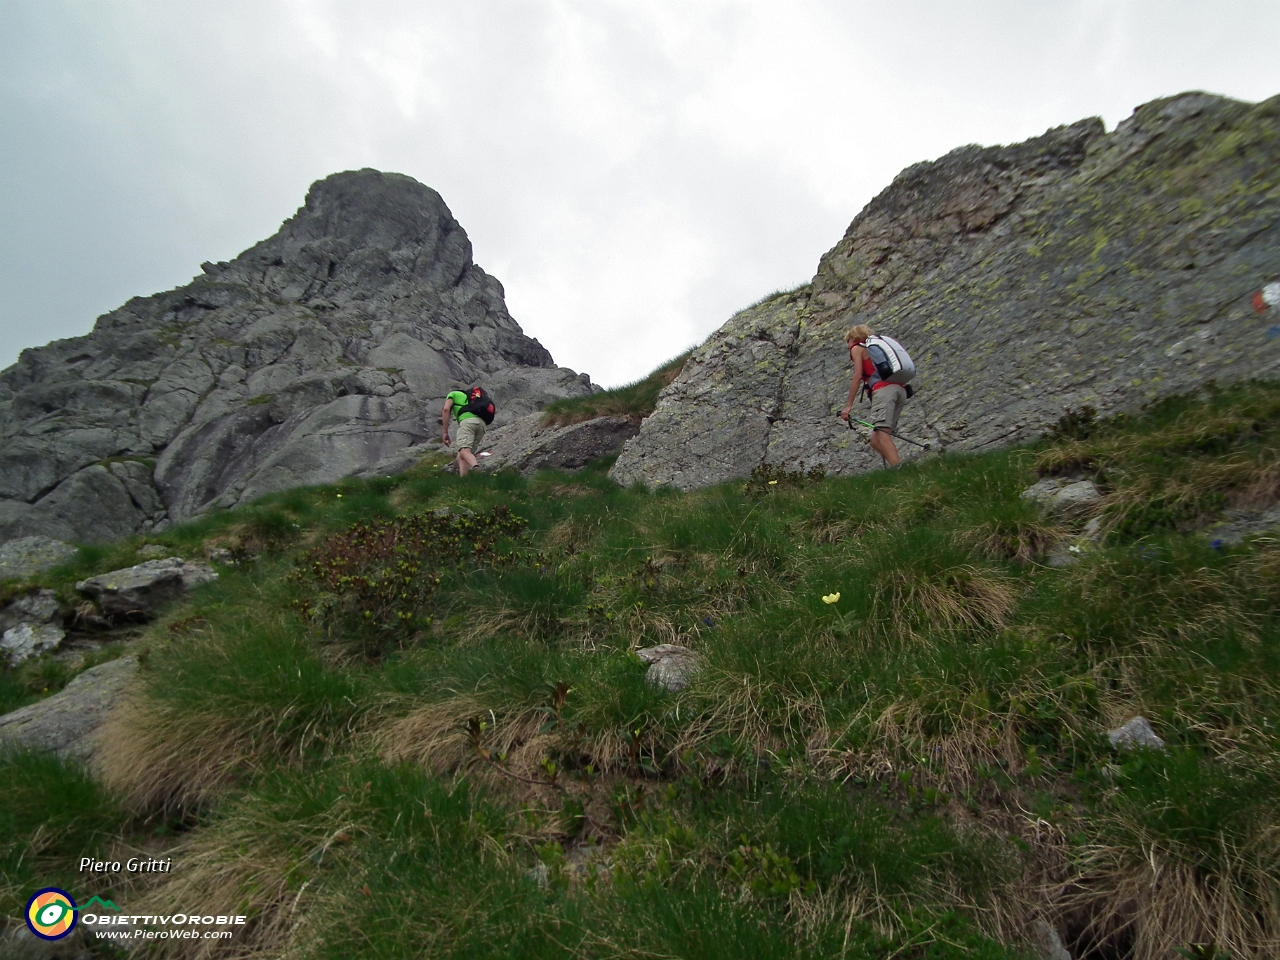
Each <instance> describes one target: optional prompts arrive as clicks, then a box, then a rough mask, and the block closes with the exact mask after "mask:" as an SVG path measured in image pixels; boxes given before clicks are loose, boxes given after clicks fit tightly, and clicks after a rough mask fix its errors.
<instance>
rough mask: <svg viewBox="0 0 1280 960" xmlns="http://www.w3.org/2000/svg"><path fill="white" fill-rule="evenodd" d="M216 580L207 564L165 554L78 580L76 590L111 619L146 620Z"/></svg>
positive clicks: (214, 571)
mask: <svg viewBox="0 0 1280 960" xmlns="http://www.w3.org/2000/svg"><path fill="white" fill-rule="evenodd" d="M217 579H218V573H217V571H216V570H214V569H213V567H211V566H209V564H207V563H194V562H191V561H187V560H183V559H182V557H166V558H165V559H163V560H145V561H143V562H142V563H139V564H135V565H134V566H132V567H125V568H124V569H123V570H112V571H111V572H110V573H103V574H99V575H98V576H96V577H90V578H89V579H88V580H81V581H80V582H79V583H77V584H76V590H78V591H79V592H80V593H82V594H84V595H85V596H86V597H89V598H90V599H91V600H93V601H94V602H95V603H96V604H97V605H98V608H99V609H100V610H101V611H102V614H103V616H105V617H107V618H108V619H110V620H149V619H151V618H152V617H154V616H155V615H156V614H157V613H158V612H159V611H160V610H161V609H162V608H163V607H164V606H165V605H166V604H168V603H170V602H171V601H173V600H176V599H177V598H178V597H180V596H182V595H183V594H184V593H186V592H187V591H188V590H191V589H193V588H195V587H198V586H200V585H201V584H204V583H209V582H211V581H213V580H217Z"/></svg>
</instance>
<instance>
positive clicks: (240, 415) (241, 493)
mask: <svg viewBox="0 0 1280 960" xmlns="http://www.w3.org/2000/svg"><path fill="white" fill-rule="evenodd" d="M202 269H203V271H204V275H203V276H201V277H197V278H196V279H195V280H194V281H192V282H191V283H190V284H188V285H187V286H185V287H181V288H179V289H177V290H172V291H169V292H167V293H160V294H156V295H154V296H150V297H140V298H136V299H133V300H130V301H129V302H128V303H126V304H125V305H124V306H123V307H121V308H119V309H118V310H115V311H112V312H111V313H108V314H106V315H104V316H102V317H100V318H99V319H98V322H97V324H96V325H95V327H94V329H93V332H92V333H90V334H88V335H86V336H83V337H75V338H73V339H69V340H59V341H56V342H54V343H51V344H49V345H47V346H44V347H39V348H35V349H30V350H25V351H23V353H22V356H21V357H20V359H19V360H18V362H17V363H16V364H15V365H13V366H12V367H10V368H8V369H7V370H5V371H3V373H0V445H2V446H3V450H4V454H3V457H2V458H0V542H4V541H6V540H9V539H11V538H15V537H22V536H32V535H39V536H49V537H56V538H59V539H63V540H112V539H117V538H120V537H125V536H129V535H132V534H135V533H138V532H141V531H146V530H149V529H152V528H154V526H155V525H156V524H159V523H164V522H167V521H171V520H182V519H185V518H188V517H191V516H192V515H194V514H197V513H199V512H201V511H203V510H205V509H208V508H210V507H215V506H231V505H235V504H237V503H242V502H245V501H247V500H250V499H252V498H254V497H257V496H260V495H262V494H265V493H269V492H272V491H276V490H281V489H286V488H288V487H293V486H297V485H301V484H310V483H326V482H331V481H334V480H337V479H339V478H341V477H343V476H348V475H351V474H356V473H362V472H364V473H367V472H369V471H371V470H374V469H376V468H377V466H378V464H379V463H380V462H381V461H384V460H388V459H389V460H391V461H395V460H396V458H397V455H399V454H403V452H404V451H405V450H406V449H408V448H410V447H412V446H414V445H417V444H421V443H424V442H426V441H428V440H429V439H430V438H431V436H433V434H432V432H431V425H432V423H433V422H434V421H436V420H438V417H439V408H440V404H441V402H442V400H443V397H444V395H445V393H447V392H448V391H449V390H450V389H453V388H454V387H455V386H457V385H459V384H462V385H467V384H470V383H473V382H481V381H482V382H484V383H485V384H486V385H487V387H488V389H489V390H490V392H491V393H493V395H494V396H495V397H498V398H501V403H500V407H499V420H498V422H499V423H501V422H503V421H504V420H510V419H514V418H516V417H519V416H521V415H523V414H528V413H531V412H533V411H535V410H537V409H539V408H540V407H541V406H542V405H543V404H545V403H546V402H548V401H550V400H554V399H557V398H561V397H567V396H579V395H582V394H585V393H588V392H590V391H591V389H592V388H591V384H590V380H589V379H588V377H587V375H586V374H582V375H581V376H579V375H578V374H576V373H574V372H573V371H572V370H568V369H565V368H562V367H557V366H556V365H555V363H554V362H553V361H552V359H551V355H550V354H549V353H548V352H547V351H546V350H545V349H543V347H542V345H541V344H539V343H538V342H537V341H536V340H533V339H530V338H529V337H527V336H525V335H524V333H523V332H522V331H521V329H520V326H519V325H518V324H517V323H516V322H515V320H513V319H512V318H511V315H510V314H509V313H508V312H507V308H506V304H505V302H504V300H503V290H502V285H501V284H500V283H499V282H498V281H497V280H495V279H494V278H493V277H491V276H489V275H488V274H487V273H485V272H484V271H483V270H482V269H481V268H480V267H478V266H477V265H476V264H475V263H474V262H473V261H472V258H471V243H470V241H469V240H468V239H467V235H466V233H465V232H464V231H463V229H462V227H461V226H460V225H459V224H458V222H457V221H456V220H454V218H453V216H452V214H450V212H449V209H448V207H447V206H445V203H444V201H443V200H442V199H441V197H440V195H439V194H438V193H436V192H435V191H434V190H432V189H430V188H429V187H426V186H423V185H422V184H420V183H418V182H417V181H416V180H414V179H412V178H411V177H406V176H402V175H399V174H391V173H381V172H378V171H376V170H359V171H354V172H347V173H339V174H335V175H333V176H331V177H328V178H326V179H324V180H321V181H318V182H317V183H315V184H313V185H312V187H311V190H310V191H309V192H308V194H307V198H306V203H305V205H304V206H303V207H302V208H301V209H300V210H299V211H298V212H297V214H296V215H295V216H294V217H292V218H291V219H290V220H288V221H286V222H285V223H284V224H283V225H282V226H281V228H280V231H279V232H278V233H277V234H276V235H275V236H273V237H271V238H270V239H268V240H264V241H262V242H261V243H259V244H257V245H256V246H254V247H252V248H250V249H249V250H246V251H245V252H244V253H242V254H241V255H240V256H239V257H237V258H236V259H235V260H233V261H231V262H229V263H218V264H212V263H206V264H204V265H203V267H202ZM403 460H404V458H403V457H400V461H401V463H403Z"/></svg>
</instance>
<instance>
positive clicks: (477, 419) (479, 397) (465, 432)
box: [440, 387, 494, 477]
mask: <svg viewBox="0 0 1280 960" xmlns="http://www.w3.org/2000/svg"><path fill="white" fill-rule="evenodd" d="M493 413H494V406H493V401H492V400H490V399H489V395H488V394H487V393H485V392H484V389H483V388H482V387H472V388H471V391H470V393H469V394H468V393H463V392H462V391H461V390H453V391H450V393H449V395H448V396H447V397H445V398H444V408H443V409H442V410H441V411H440V429H441V433H442V436H441V440H442V441H443V442H444V445H445V446H446V447H448V446H451V444H450V442H449V420H450V419H453V420H456V421H458V434H457V438H458V453H457V455H456V456H455V457H454V461H455V462H456V463H457V464H458V476H460V477H465V476H466V475H467V474H468V473H470V472H471V468H472V467H474V466H475V465H476V455H475V452H474V451H475V450H477V449H479V447H480V441H481V440H483V439H484V432H485V427H486V426H487V425H488V424H490V423H492V422H493Z"/></svg>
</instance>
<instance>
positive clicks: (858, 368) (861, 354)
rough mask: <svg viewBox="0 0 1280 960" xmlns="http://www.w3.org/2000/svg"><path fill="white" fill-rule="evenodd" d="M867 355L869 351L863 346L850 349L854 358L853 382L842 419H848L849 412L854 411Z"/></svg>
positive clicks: (850, 385)
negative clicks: (863, 363)
mask: <svg viewBox="0 0 1280 960" xmlns="http://www.w3.org/2000/svg"><path fill="white" fill-rule="evenodd" d="M866 355H867V351H866V350H864V349H862V347H853V348H852V349H851V350H850V351H849V356H850V358H851V359H852V360H853V382H851V383H850V384H849V400H848V402H847V403H846V404H845V405H844V409H843V410H841V411H840V419H841V420H848V419H849V414H850V413H852V412H853V401H854V400H855V399H856V398H857V396H858V388H859V387H861V386H862V361H863V359H864V358H865V357H866Z"/></svg>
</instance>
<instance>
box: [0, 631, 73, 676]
mask: <svg viewBox="0 0 1280 960" xmlns="http://www.w3.org/2000/svg"><path fill="white" fill-rule="evenodd" d="M66 635H67V632H66V631H65V630H63V629H62V628H61V627H60V626H58V625H57V624H56V623H20V624H18V625H17V626H16V627H11V628H10V629H8V630H6V631H5V632H4V634H3V636H0V653H3V654H4V655H5V657H7V658H8V661H9V666H10V667H16V666H19V665H20V664H23V663H26V661H28V660H30V659H31V658H32V657H38V656H40V654H42V653H51V652H53V651H54V650H57V649H58V644H60V643H62V641H63V638H65V637H66Z"/></svg>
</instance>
